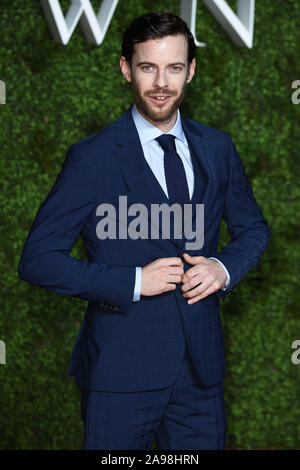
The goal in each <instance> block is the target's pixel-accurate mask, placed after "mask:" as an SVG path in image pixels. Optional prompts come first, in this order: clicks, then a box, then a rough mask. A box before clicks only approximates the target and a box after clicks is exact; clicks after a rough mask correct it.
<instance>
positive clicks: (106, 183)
mask: <svg viewBox="0 0 300 470" xmlns="http://www.w3.org/2000/svg"><path fill="white" fill-rule="evenodd" d="M195 65H196V62H195V43H194V39H193V36H192V34H191V33H190V31H189V29H188V28H187V25H186V24H185V23H184V22H183V21H182V20H181V19H180V18H179V17H178V16H176V15H173V14H171V13H166V12H154V13H149V14H147V15H143V16H141V17H139V18H136V19H135V20H134V21H133V22H132V23H131V24H130V25H129V26H128V28H127V29H126V31H125V33H124V36H123V44H122V57H121V60H120V67H121V71H122V74H123V76H124V78H125V79H126V80H127V82H128V83H130V84H131V87H132V92H133V98H134V104H133V105H132V106H130V108H129V109H128V110H127V111H126V112H125V113H124V114H123V115H122V116H121V117H120V118H119V119H118V120H117V121H115V122H113V123H112V124H111V125H109V126H107V127H105V128H104V129H103V130H102V131H100V132H98V133H96V134H93V135H92V136H89V137H87V138H85V139H83V140H81V141H79V142H77V143H76V144H74V145H73V146H71V147H70V148H69V150H68V152H67V154H66V158H65V161H64V162H63V164H62V169H61V171H60V173H59V175H58V177H57V179H56V182H55V184H54V186H53V188H52V189H51V191H50V193H49V194H48V196H47V197H46V199H45V201H44V202H43V204H42V205H41V207H40V208H39V210H38V212H37V215H36V218H35V220H34V222H33V225H32V227H31V230H30V233H29V235H28V237H27V240H26V243H25V246H24V249H23V253H22V256H21V260H20V264H19V275H20V277H21V278H22V279H24V280H26V281H28V282H31V283H33V284H36V285H39V286H42V287H44V288H46V289H49V290H52V291H54V292H57V293H60V294H65V295H71V296H74V297H78V298H81V299H86V300H88V305H87V309H86V312H85V316H84V319H83V322H82V325H81V328H80V331H79V334H78V337H77V341H76V344H75V347H74V350H73V353H72V357H71V361H70V369H69V376H73V375H75V376H76V382H77V384H78V385H79V386H80V387H81V389H82V400H81V411H82V416H83V420H84V424H85V444H84V447H85V449H144V450H145V449H151V446H152V445H153V441H154V440H156V444H157V448H158V449H224V448H225V431H226V416H225V406H224V392H223V380H224V344H223V334H222V326H221V321H220V315H219V299H220V298H222V299H224V297H225V295H227V294H228V293H229V292H230V291H231V290H232V289H233V288H234V286H235V285H236V284H237V283H238V282H239V281H240V280H241V279H242V278H243V277H244V276H245V275H246V274H247V272H249V270H250V269H252V268H253V267H255V266H256V265H257V263H258V261H259V258H260V257H261V255H262V254H263V252H264V251H265V249H266V247H267V244H268V242H269V238H270V233H271V229H270V228H269V227H268V225H267V222H266V220H265V219H264V217H263V215H262V213H261V211H260V209H259V207H258V205H257V203H256V201H255V199H254V197H253V193H252V190H251V187H250V185H249V183H248V182H247V180H246V177H245V172H244V168H243V165H242V162H241V159H240V157H239V155H238V153H237V151H236V148H235V145H234V144H233V142H232V140H231V138H230V137H229V135H228V134H227V133H226V132H223V131H220V130H217V129H213V128H211V127H208V126H206V125H204V124H201V123H199V122H196V121H194V120H192V119H188V118H185V117H183V116H181V114H180V111H179V106H180V103H181V101H182V99H183V95H184V90H185V87H186V85H187V84H188V83H189V82H190V81H191V80H192V78H193V75H194V72H195ZM195 104H196V103H195ZM198 105H199V106H201V104H200V103H199V104H198ZM171 203H172V204H175V205H176V204H177V207H179V208H180V210H181V209H182V214H183V212H184V210H185V209H186V207H189V208H190V210H191V211H190V212H189V213H188V216H187V217H186V219H185V218H183V219H181V221H180V222H178V219H176V218H175V215H174V214H175V213H173V215H174V217H173V219H172V217H169V219H168V223H169V227H168V223H166V224H165V226H164V225H163V222H166V220H164V221H162V220H160V219H159V220H157V219H156V218H154V216H153V214H152V212H151V209H152V208H153V206H154V205H156V206H155V207H156V208H157V207H158V206H159V207H164V208H166V207H167V208H169V209H170V207H171ZM125 204H126V207H125V206H124V205H125ZM201 207H203V208H204V213H202V214H203V218H202V219H201V217H200V220H202V221H203V223H202V227H200V228H199V226H198V222H199V218H198V216H199V214H200V215H201V211H200V209H201ZM126 211H127V212H126ZM105 214H106V216H105ZM137 214H138V216H137ZM170 214H171V211H169V216H170ZM166 215H168V213H167V212H166V211H165V212H164V213H162V219H166ZM104 216H105V217H104ZM134 216H137V217H135V218H134ZM222 217H223V218H224V219H225V221H226V224H227V226H228V230H229V233H230V236H231V241H230V243H228V244H227V245H226V246H225V247H224V248H223V249H222V250H221V251H220V252H219V253H218V251H217V248H218V237H219V230H220V222H221V219H222ZM137 218H138V221H139V224H137ZM182 221H184V224H185V223H186V222H189V223H190V228H192V229H193V231H194V232H193V233H195V236H196V237H197V236H198V235H199V232H200V229H201V231H202V232H203V243H202V244H200V245H201V246H196V245H189V246H188V245H187V234H186V231H184V232H183V234H182V236H181V237H180V238H179V237H178V236H177V233H176V230H177V229H178V228H179V225H181V224H182ZM138 225H139V226H140V227H141V226H143V234H141V233H140V235H139V230H137V226H138ZM104 226H106V228H107V229H108V230H107V232H106V233H105V231H104V230H103V228H104ZM116 227H117V228H118V229H119V230H118V232H117V231H116ZM168 228H170V229H171V230H170V231H169V232H168V230H167V229H168ZM151 229H155V230H154V232H155V231H156V232H155V233H156V234H155V236H152V237H151V236H150V233H151V235H152V234H153V233H154V232H150V231H151ZM175 229H176V230H175ZM184 229H185V227H184ZM80 235H81V236H82V239H83V242H84V245H85V248H86V253H87V260H79V259H76V258H74V257H71V256H70V252H71V250H72V248H73V246H74V244H75V242H76V240H77V239H78V237H79V236H80Z"/></svg>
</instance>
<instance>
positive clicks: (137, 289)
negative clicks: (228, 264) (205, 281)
mask: <svg viewBox="0 0 300 470" xmlns="http://www.w3.org/2000/svg"><path fill="white" fill-rule="evenodd" d="M220 262H221V261H220ZM141 286H142V268H141V267H139V266H138V267H136V268H135V284H134V294H133V302H138V301H139V300H140V297H141Z"/></svg>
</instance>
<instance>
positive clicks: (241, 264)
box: [214, 138, 271, 297]
mask: <svg viewBox="0 0 300 470" xmlns="http://www.w3.org/2000/svg"><path fill="white" fill-rule="evenodd" d="M229 140H230V144H229V146H230V150H229V155H230V176H229V185H228V190H227V193H226V197H225V203H224V211H223V218H224V220H225V222H226V224H227V227H228V231H229V234H230V237H231V241H230V243H228V244H227V245H226V246H225V247H224V249H223V250H222V251H221V252H220V253H217V254H216V255H214V256H215V257H216V258H218V259H219V260H220V261H221V262H222V263H223V264H224V265H225V266H226V268H227V270H228V271H229V274H230V286H229V287H228V289H227V290H226V291H225V292H222V291H218V292H217V295H218V296H221V297H224V296H225V295H226V294H227V293H229V292H230V291H231V290H232V289H233V287H234V286H235V285H236V284H237V283H238V282H239V281H240V280H241V279H242V278H243V277H244V276H245V275H246V274H247V273H248V272H249V271H250V270H251V269H252V268H254V267H255V266H256V265H257V264H258V262H259V259H260V257H261V256H262V254H263V253H264V251H265V250H266V247H267V245H268V243H269V240H270V236H271V228H270V227H269V226H268V224H267V221H266V219H265V218H264V216H263V214H262V212H261V210H260V208H259V206H258V204H257V202H256V200H255V198H254V196H253V192H252V189H251V186H250V184H249V183H248V181H247V179H246V176H245V170H244V167H243V164H242V161H241V158H240V156H239V154H238V152H237V150H236V147H235V145H234V143H233V142H232V140H231V138H229Z"/></svg>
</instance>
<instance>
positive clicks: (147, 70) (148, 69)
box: [143, 65, 152, 72]
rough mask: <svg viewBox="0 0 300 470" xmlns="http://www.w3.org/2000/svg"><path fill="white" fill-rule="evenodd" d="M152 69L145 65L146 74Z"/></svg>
mask: <svg viewBox="0 0 300 470" xmlns="http://www.w3.org/2000/svg"><path fill="white" fill-rule="evenodd" d="M151 67H152V65H144V66H143V70H145V71H146V72H149V71H150V69H151Z"/></svg>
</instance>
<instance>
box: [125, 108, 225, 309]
mask: <svg viewBox="0 0 300 470" xmlns="http://www.w3.org/2000/svg"><path fill="white" fill-rule="evenodd" d="M132 117H133V120H134V123H135V126H136V129H137V132H138V134H139V138H140V141H141V144H142V148H143V152H144V156H145V158H146V160H147V163H148V164H149V166H150V168H151V170H152V171H153V173H154V175H155V176H156V178H157V180H158V182H159V183H160V185H161V187H162V189H163V190H164V192H165V193H166V196H167V197H169V196H168V189H167V183H166V178H165V172H164V151H163V149H162V148H161V146H160V145H159V143H158V142H157V140H155V139H156V137H159V136H160V135H161V134H163V132H162V131H161V130H160V129H159V128H158V127H156V126H154V125H153V124H151V123H150V122H149V121H147V119H145V118H144V117H143V116H142V115H141V114H140V113H139V112H138V110H137V108H136V105H135V104H134V105H133V107H132ZM167 134H172V135H175V137H176V138H175V146H176V151H177V153H178V155H179V156H180V158H181V159H182V163H183V166H184V169H185V173H186V178H187V183H188V188H189V194H190V199H191V198H192V195H193V191H194V172H193V164H192V160H191V155H190V151H189V147H188V143H187V140H186V137H185V135H184V132H183V129H182V126H181V117H180V111H179V109H177V119H176V122H175V124H174V126H173V127H172V129H170V130H169V132H167ZM210 259H214V260H216V261H218V262H219V263H220V264H221V265H222V266H223V268H224V269H225V272H226V275H227V279H226V283H225V287H228V285H229V283H230V275H229V272H228V271H227V269H226V268H225V266H224V264H223V263H221V261H220V260H218V259H217V258H213V257H211V258H210ZM141 284H142V268H141V267H136V275H135V286H134V296H133V301H134V302H137V301H139V300H140V295H141Z"/></svg>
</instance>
